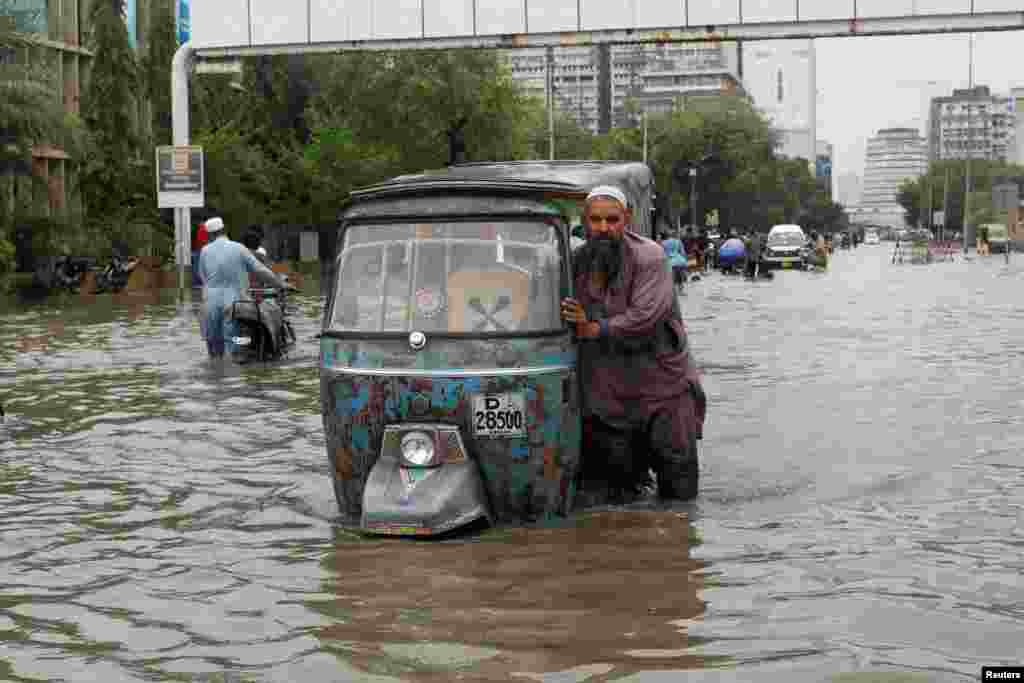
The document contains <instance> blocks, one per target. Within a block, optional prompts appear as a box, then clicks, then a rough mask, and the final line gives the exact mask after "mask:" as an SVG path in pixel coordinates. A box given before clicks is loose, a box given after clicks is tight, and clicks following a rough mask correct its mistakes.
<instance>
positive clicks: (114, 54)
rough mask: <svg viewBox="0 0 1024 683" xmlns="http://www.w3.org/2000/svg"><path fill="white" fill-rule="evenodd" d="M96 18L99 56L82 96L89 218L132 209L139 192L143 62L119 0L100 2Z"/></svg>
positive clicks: (82, 175)
mask: <svg viewBox="0 0 1024 683" xmlns="http://www.w3.org/2000/svg"><path fill="white" fill-rule="evenodd" d="M91 20H92V35H91V36H90V47H91V48H92V49H93V51H94V53H95V57H94V58H93V60H92V69H91V72H90V76H89V80H88V83H87V84H86V88H85V92H84V93H83V98H82V111H83V118H84V119H85V123H86V126H87V129H88V134H87V136H86V149H85V153H84V155H83V156H82V160H81V163H80V164H79V169H78V177H79V187H80V189H81V192H82V199H83V202H84V204H85V207H86V211H87V213H88V215H89V217H90V219H93V220H98V219H102V220H105V221H109V220H110V219H111V217H114V216H120V215H121V214H122V213H123V212H125V211H126V210H130V202H131V201H132V199H133V197H134V196H136V195H138V194H139V188H138V186H137V183H135V182H133V180H134V178H135V176H134V173H135V171H136V169H135V166H134V164H135V162H136V161H137V159H138V158H139V149H140V147H139V144H140V141H139V136H138V133H137V131H136V129H135V125H134V118H133V116H132V107H133V105H134V101H135V100H134V93H135V92H136V90H137V86H138V67H137V64H136V61H135V52H134V51H133V50H132V47H131V44H130V42H129V39H128V29H127V26H126V25H125V23H124V10H123V6H122V5H121V2H120V0H112V1H111V2H107V1H104V2H97V3H96V4H95V5H94V6H93V10H92V15H91Z"/></svg>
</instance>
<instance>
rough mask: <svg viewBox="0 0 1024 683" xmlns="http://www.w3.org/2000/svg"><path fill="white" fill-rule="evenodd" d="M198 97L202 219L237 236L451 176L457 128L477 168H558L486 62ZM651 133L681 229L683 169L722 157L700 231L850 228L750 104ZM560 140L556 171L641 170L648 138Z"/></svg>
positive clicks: (703, 102) (265, 79)
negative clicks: (599, 162)
mask: <svg viewBox="0 0 1024 683" xmlns="http://www.w3.org/2000/svg"><path fill="white" fill-rule="evenodd" d="M192 92H193V111H192V122H193V130H196V131H198V134H196V135H195V136H194V139H195V142H196V144H202V145H203V146H204V147H206V154H207V183H208V189H207V193H208V194H207V205H208V207H209V208H210V209H211V210H214V211H216V212H218V213H219V214H221V215H223V216H224V218H225V220H226V221H227V222H228V225H229V230H240V229H242V228H243V227H244V226H246V225H249V224H253V223H258V224H273V223H278V224H290V225H296V224H324V223H331V222H334V221H335V220H336V219H337V215H338V212H339V211H340V209H341V208H342V205H343V204H344V201H345V199H346V196H347V194H348V192H349V191H350V190H351V189H353V188H355V187H357V186H361V185H366V184H370V183H373V182H377V181H379V180H382V179H384V178H386V177H389V176H393V175H396V174H400V173H408V172H415V171H419V170H421V169H425V168H437V167H440V166H444V165H445V164H446V163H447V161H448V138H447V132H448V130H449V129H450V128H453V127H457V126H459V125H460V124H461V125H462V126H463V128H462V130H463V131H464V135H465V141H466V157H467V161H502V160H510V159H546V158H548V155H549V137H548V116H547V111H546V110H545V106H544V103H543V102H540V101H538V100H536V99H534V98H531V97H528V96H526V95H525V94H524V92H523V91H521V90H520V89H519V88H518V87H517V86H516V84H515V83H514V82H513V81H512V79H511V76H510V73H509V71H508V69H507V67H505V66H504V65H503V63H502V62H501V61H500V59H499V57H498V56H497V55H496V54H494V53H491V52H487V51H449V52H399V53H393V54H386V53H374V52H362V53H344V54H339V55H322V56H314V57H306V58H296V57H289V58H285V57H264V58H260V59H254V60H249V61H247V62H246V63H245V69H244V74H243V77H242V78H241V80H240V82H234V81H233V79H232V78H231V77H229V76H202V77H196V78H195V79H194V81H193V91H192ZM647 124H648V158H649V163H650V164H651V166H652V168H653V169H654V171H655V176H656V179H657V190H658V195H659V202H661V203H664V204H665V205H667V206H669V207H671V209H672V211H673V212H674V213H675V214H678V215H687V214H688V210H689V208H690V205H689V202H690V182H689V178H688V177H686V176H685V164H686V163H687V162H692V161H694V160H697V159H701V158H703V157H704V156H705V155H707V154H713V155H714V156H715V158H716V159H717V163H715V164H711V165H707V166H705V167H703V168H702V169H701V173H700V175H699V177H698V182H697V206H698V208H699V209H700V211H701V213H702V216H703V215H708V214H710V213H711V212H717V214H718V215H719V217H720V220H721V223H722V225H723V226H726V227H732V226H736V227H743V228H749V227H757V228H760V229H762V230H767V229H768V228H769V227H770V226H771V225H773V224H776V223H782V222H790V221H804V222H807V223H808V224H809V225H813V226H815V229H818V228H820V229H826V230H827V229H831V226H833V225H835V224H837V223H841V222H842V220H843V217H842V210H841V207H839V206H838V205H837V204H834V203H833V202H831V201H830V200H829V198H828V196H827V195H825V194H823V193H822V192H821V190H820V189H819V187H818V185H817V183H816V182H815V179H814V177H813V175H812V172H811V169H810V165H809V164H808V163H807V161H805V160H801V159H780V158H777V157H776V156H775V153H774V149H775V145H776V139H777V136H776V133H775V131H773V130H772V128H771V126H770V125H769V124H768V122H767V121H766V120H765V119H764V117H763V116H762V115H761V114H760V113H759V112H758V111H757V110H756V109H754V107H753V106H752V105H751V104H750V102H749V101H747V100H745V99H743V98H738V97H702V98H691V99H690V100H689V101H687V102H686V103H685V107H683V108H680V109H679V110H678V111H675V112H673V113H670V114H661V115H650V116H648V121H647ZM554 127H555V137H556V145H555V155H556V158H559V159H569V158H574V159H615V160H637V161H638V160H640V159H642V158H643V132H642V130H641V128H640V127H632V128H619V129H614V130H612V131H611V132H609V133H607V134H605V135H594V134H592V133H591V132H590V131H588V130H585V129H583V128H581V127H580V126H579V125H578V124H577V123H576V121H575V119H574V117H572V116H571V115H567V114H563V113H559V114H557V115H556V117H555V126H554ZM680 167H683V177H682V178H680V177H678V176H677V173H676V171H678V169H679V168H680ZM702 222H703V218H702Z"/></svg>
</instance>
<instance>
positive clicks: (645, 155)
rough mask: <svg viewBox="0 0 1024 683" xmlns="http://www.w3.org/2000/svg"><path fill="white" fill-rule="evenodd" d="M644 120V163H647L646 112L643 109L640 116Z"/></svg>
mask: <svg viewBox="0 0 1024 683" xmlns="http://www.w3.org/2000/svg"><path fill="white" fill-rule="evenodd" d="M641 116H643V120H644V163H645V164H646V163H647V110H646V109H644V111H643V113H642V114H641Z"/></svg>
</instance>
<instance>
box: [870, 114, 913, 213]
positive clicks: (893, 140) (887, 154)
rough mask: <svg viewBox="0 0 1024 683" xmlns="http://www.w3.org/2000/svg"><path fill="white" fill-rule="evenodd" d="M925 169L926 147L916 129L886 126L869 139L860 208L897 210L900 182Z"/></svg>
mask: <svg viewBox="0 0 1024 683" xmlns="http://www.w3.org/2000/svg"><path fill="white" fill-rule="evenodd" d="M927 171H928V146H927V142H926V141H925V139H924V138H923V137H921V133H920V132H919V131H918V130H917V129H916V128H885V129H882V130H880V131H878V133H877V135H875V136H874V137H872V138H870V139H869V140H868V145H867V153H866V155H865V160H864V184H863V189H862V191H861V200H860V207H861V208H862V209H876V210H880V209H896V208H897V207H899V202H898V201H897V195H898V194H899V187H900V184H901V183H902V182H903V181H904V180H906V179H908V178H909V179H916V178H918V177H920V176H922V175H924V174H925V173H927Z"/></svg>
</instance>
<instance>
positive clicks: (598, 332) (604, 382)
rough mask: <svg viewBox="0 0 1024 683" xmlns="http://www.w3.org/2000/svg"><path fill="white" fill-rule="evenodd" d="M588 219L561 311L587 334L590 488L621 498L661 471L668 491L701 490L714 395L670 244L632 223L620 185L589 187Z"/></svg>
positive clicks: (583, 367)
mask: <svg viewBox="0 0 1024 683" xmlns="http://www.w3.org/2000/svg"><path fill="white" fill-rule="evenodd" d="M584 222H585V226H586V232H587V242H586V244H585V245H584V246H582V247H580V248H579V250H577V252H576V254H575V255H574V259H573V270H574V273H573V277H574V284H575V298H567V299H564V300H563V301H562V318H563V320H565V321H566V322H569V323H574V324H575V325H576V334H577V338H578V340H579V367H580V373H581V378H582V384H583V387H582V389H583V416H584V425H585V430H586V431H587V432H588V434H589V444H585V446H589V447H588V448H586V449H585V450H584V453H586V454H587V455H585V456H584V462H583V476H584V482H583V489H584V491H586V490H587V486H588V481H589V482H602V481H607V482H610V483H611V484H612V487H611V488H612V489H613V490H611V491H609V493H610V495H611V497H612V498H613V499H614V498H616V497H618V496H620V495H621V496H624V497H627V498H628V497H630V496H631V495H632V494H635V493H636V492H638V490H639V489H640V487H642V486H643V485H644V483H645V482H646V481H647V476H648V469H653V470H654V472H655V474H656V475H657V479H658V494H659V496H660V497H661V498H663V499H690V498H693V497H695V496H696V495H697V490H698V478H699V463H698V457H697V441H698V440H699V439H700V438H701V437H702V431H703V425H704V415H705V409H706V399H705V395H704V391H703V388H702V387H701V382H700V375H699V373H698V371H697V368H696V364H695V362H694V360H693V358H692V356H691V354H690V349H689V344H688V342H687V336H686V328H685V326H684V325H683V320H682V315H681V313H680V310H679V302H678V299H677V298H676V293H675V289H674V287H673V283H672V275H671V272H670V270H669V268H668V265H667V263H666V256H665V252H664V250H663V249H662V247H661V246H660V245H659V244H658V243H657V242H654V241H652V240H649V239H647V238H645V237H642V236H641V235H639V234H637V233H636V232H634V231H633V230H632V213H631V211H630V206H629V201H628V199H627V196H626V194H625V192H623V191H622V190H621V189H620V188H618V187H615V186H601V187H597V188H594V190H593V191H591V192H590V194H589V195H588V196H587V199H586V205H585V211H584ZM592 485H593V484H592Z"/></svg>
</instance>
